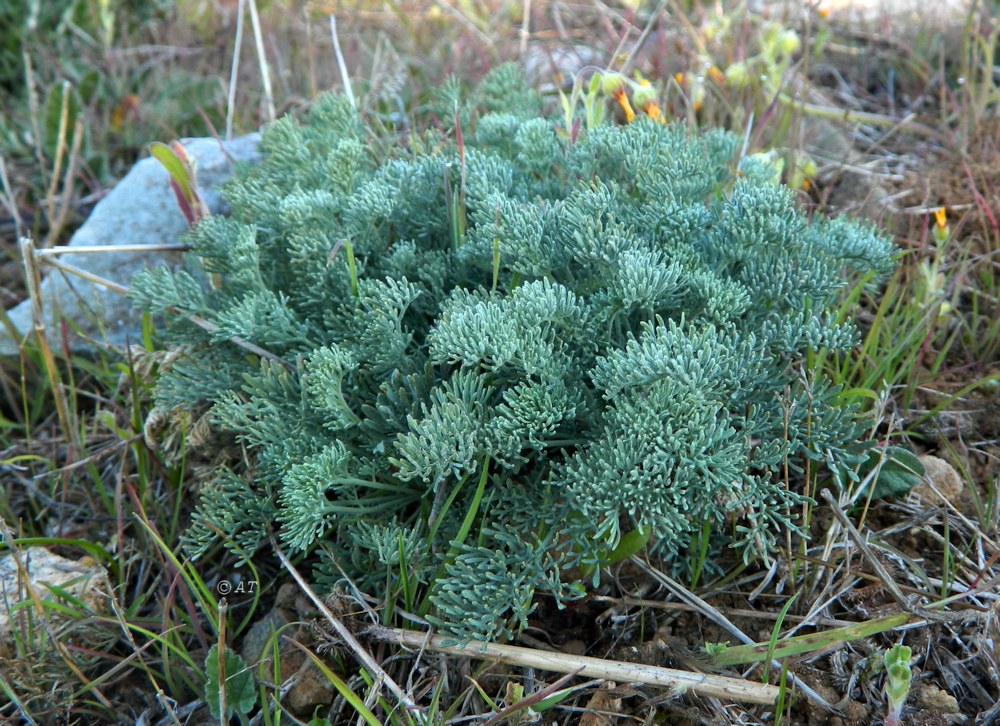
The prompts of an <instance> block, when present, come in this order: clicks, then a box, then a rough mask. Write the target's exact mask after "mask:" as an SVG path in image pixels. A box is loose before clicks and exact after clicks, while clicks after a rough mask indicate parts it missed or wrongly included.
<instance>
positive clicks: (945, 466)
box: [913, 455, 965, 504]
mask: <svg viewBox="0 0 1000 726" xmlns="http://www.w3.org/2000/svg"><path fill="white" fill-rule="evenodd" d="M920 463H921V464H923V465H924V479H925V480H927V481H924V482H922V483H920V484H917V486H915V487H913V493H914V494H915V495H916V496H918V497H920V499H922V500H923V501H925V502H928V503H930V504H943V503H944V502H951V503H952V504H956V503H957V502H958V499H959V497H960V496H961V495H962V491H963V490H964V489H965V483H964V482H963V481H962V477H961V476H959V474H958V472H957V471H955V467H953V466H952V465H951V464H949V463H948V462H947V461H945V460H944V459H941V458H939V457H937V456H930V455H925V456H921V457H920ZM928 481H929V482H931V483H932V484H933V485H934V488H931V486H930V484H928V483H927V482H928ZM934 489H937V492H935V491H934Z"/></svg>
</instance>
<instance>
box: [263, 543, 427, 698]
mask: <svg viewBox="0 0 1000 726" xmlns="http://www.w3.org/2000/svg"><path fill="white" fill-rule="evenodd" d="M271 546H272V547H273V548H274V551H275V553H276V554H277V555H278V559H279V560H281V564H282V565H284V567H285V569H286V570H288V572H289V574H291V576H292V577H293V578H294V579H295V581H296V582H297V583H298V585H299V587H300V588H302V591H303V592H304V593H306V595H308V596H309V599H310V600H312V601H313V604H315V605H316V607H317V608H318V609H319V611H320V612H321V613H323V616H324V617H325V618H326V619H327V621H328V622H329V623H330V625H332V626H333V629H334V630H336V631H337V635H338V636H339V637H340V638H342V639H343V641H344V643H345V644H346V645H347V647H348V648H349V649H350V650H351V652H352V653H353V654H354V656H355V657H356V658H357V659H358V660H359V661H360V662H361V664H362V665H363V666H364V667H365V669H366V670H367V671H368V674H369V675H370V676H371V677H372V678H374V679H375V681H376V682H377V683H381V684H384V685H385V687H386V688H387V689H388V690H389V691H391V692H392V694H393V695H394V696H395V697H396V698H397V699H398V700H399V702H400V703H402V704H403V705H404V706H405V707H406V709H407V711H409V712H410V713H412V714H414V715H418V716H419V715H420V714H421V708H420V707H419V706H417V704H416V703H414V702H413V699H411V698H410V697H409V696H408V695H407V694H406V693H405V692H404V691H403V689H402V688H400V687H399V684H398V683H396V682H395V681H394V680H393V679H392V677H391V676H390V675H389V674H388V673H386V672H385V670H384V669H383V668H382V666H380V665H379V664H378V663H376V662H375V659H374V658H372V656H371V654H370V653H369V652H368V651H367V650H365V648H364V647H363V646H362V645H361V643H359V642H358V639H357V638H355V637H354V634H353V633H352V632H351V631H350V630H348V629H347V626H345V625H344V624H343V623H342V622H341V621H340V619H339V618H338V617H337V616H336V615H334V614H333V612H332V611H331V610H330V608H329V607H327V605H326V603H325V602H323V599H322V598H321V597H320V596H319V595H317V594H316V591H315V590H313V589H312V588H311V587H309V583H307V582H306V581H305V578H303V577H302V575H301V574H299V571H298V570H296V569H295V565H293V564H292V562H291V560H289V559H288V557H287V556H286V555H285V553H284V551H282V549H281V547H280V546H279V545H278V542H277V540H275V539H274V537H273V536H272V537H271Z"/></svg>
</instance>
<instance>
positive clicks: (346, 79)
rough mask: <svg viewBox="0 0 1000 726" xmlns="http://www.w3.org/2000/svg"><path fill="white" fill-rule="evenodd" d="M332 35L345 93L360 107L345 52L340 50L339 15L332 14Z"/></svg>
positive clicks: (355, 106)
mask: <svg viewBox="0 0 1000 726" xmlns="http://www.w3.org/2000/svg"><path fill="white" fill-rule="evenodd" d="M330 35H332V36H333V52H334V53H335V54H336V55H337V67H338V68H339V69H340V80H341V81H342V82H343V84H344V93H345V94H346V95H347V100H348V101H350V102H351V106H352V107H354V108H357V107H358V102H357V100H356V99H355V98H354V89H353V88H351V76H350V74H348V72H347V63H345V62H344V54H343V53H342V52H341V51H340V39H339V38H338V37H337V16H336V15H332V14H331V15H330Z"/></svg>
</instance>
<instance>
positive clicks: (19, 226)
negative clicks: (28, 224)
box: [0, 155, 24, 239]
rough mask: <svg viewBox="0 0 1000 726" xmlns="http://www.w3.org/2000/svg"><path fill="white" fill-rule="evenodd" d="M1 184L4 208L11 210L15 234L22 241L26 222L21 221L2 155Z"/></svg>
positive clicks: (0, 163) (0, 156)
mask: <svg viewBox="0 0 1000 726" xmlns="http://www.w3.org/2000/svg"><path fill="white" fill-rule="evenodd" d="M0 184H2V185H3V201H4V206H6V207H7V208H8V209H9V210H10V216H11V219H13V220H14V234H15V235H16V237H17V239H21V237H22V236H23V235H22V233H21V230H23V229H24V222H23V221H21V212H20V210H19V209H18V208H17V199H16V198H15V197H14V190H13V188H12V187H11V185H10V179H9V178H8V176H7V164H6V163H5V162H4V158H3V155H0Z"/></svg>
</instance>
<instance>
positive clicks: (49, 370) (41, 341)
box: [20, 237, 83, 453]
mask: <svg viewBox="0 0 1000 726" xmlns="http://www.w3.org/2000/svg"><path fill="white" fill-rule="evenodd" d="M20 243H21V257H22V260H23V262H24V279H25V282H26V283H27V287H28V297H29V299H30V300H31V320H32V330H33V332H34V333H35V339H36V340H37V341H38V347H39V349H40V350H41V353H42V358H43V360H44V361H45V372H46V374H47V375H48V378H49V385H50V386H51V387H52V397H53V399H54V400H55V404H56V413H57V414H58V416H59V423H60V425H61V426H62V430H63V431H64V432H65V433H66V435H67V437H68V438H69V441H70V444H71V445H72V447H73V451H74V452H75V453H79V452H81V451H83V442H82V441H81V439H80V432H79V430H78V428H77V427H76V426H73V425H72V422H71V421H70V406H69V400H68V399H67V398H66V391H65V390H64V389H63V386H62V381H60V380H59V369H58V367H57V366H56V358H55V356H54V355H53V354H52V348H51V346H50V345H49V339H48V336H47V335H46V334H45V307H44V304H43V302H42V290H41V287H42V272H41V269H40V268H41V265H40V262H41V259H40V258H39V257H38V254H37V252H36V251H35V241H34V240H33V239H31V238H30V237H22V238H21V240H20Z"/></svg>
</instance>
